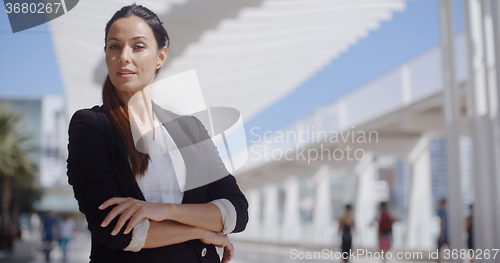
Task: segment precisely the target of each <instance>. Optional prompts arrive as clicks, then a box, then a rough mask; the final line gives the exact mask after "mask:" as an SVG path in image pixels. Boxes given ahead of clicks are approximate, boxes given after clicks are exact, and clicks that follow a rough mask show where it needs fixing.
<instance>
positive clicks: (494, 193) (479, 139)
mask: <svg viewBox="0 0 500 263" xmlns="http://www.w3.org/2000/svg"><path fill="white" fill-rule="evenodd" d="M487 3H488V2H487V1H482V0H464V1H463V5H464V22H465V32H466V38H467V58H468V66H469V67H468V76H469V77H468V80H469V81H468V83H467V113H468V118H469V123H470V126H471V137H472V144H473V146H472V147H473V167H474V214H473V216H474V220H473V223H474V225H473V229H474V230H473V232H474V246H475V248H477V249H482V250H483V251H484V250H485V249H494V248H498V245H499V244H498V243H497V242H498V238H499V237H498V235H499V234H498V228H497V227H498V204H499V200H498V174H497V173H496V172H495V170H496V157H495V156H496V150H495V147H496V145H498V142H497V141H493V139H494V138H495V135H494V134H495V130H494V128H495V125H494V121H493V118H494V116H495V114H496V113H495V112H497V111H495V110H493V108H494V107H495V105H494V104H495V103H498V101H497V100H494V99H495V98H498V95H497V94H495V92H497V91H498V89H493V88H492V87H494V86H495V85H497V84H496V77H492V75H493V73H494V71H492V70H491V66H492V65H491V63H492V61H491V57H490V56H492V54H491V52H492V51H493V50H494V48H495V47H494V46H496V45H498V43H494V44H491V43H492V39H493V37H492V34H493V32H492V31H491V27H493V26H494V25H493V24H492V23H491V19H492V17H491V15H488V12H487V10H488V8H490V7H488V6H487ZM494 57H496V55H495V56H494ZM497 260H498V259H497ZM479 261H481V262H495V260H494V259H492V258H490V259H480V260H479Z"/></svg>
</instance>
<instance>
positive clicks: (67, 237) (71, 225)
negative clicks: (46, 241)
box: [58, 213, 76, 262]
mask: <svg viewBox="0 0 500 263" xmlns="http://www.w3.org/2000/svg"><path fill="white" fill-rule="evenodd" d="M75 227H76V223H75V220H74V219H73V218H72V217H70V215H69V214H68V213H63V214H62V217H61V219H60V220H59V223H58V228H59V246H60V247H61V250H62V254H63V258H62V260H63V262H67V260H68V253H67V252H68V243H69V242H70V241H71V238H72V237H73V232H74V231H75Z"/></svg>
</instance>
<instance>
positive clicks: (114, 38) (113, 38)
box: [108, 36, 148, 41]
mask: <svg viewBox="0 0 500 263" xmlns="http://www.w3.org/2000/svg"><path fill="white" fill-rule="evenodd" d="M138 38H144V39H146V40H148V39H147V38H146V37H145V36H136V37H133V38H132V40H135V39H138ZM110 40H116V41H120V39H119V38H117V37H110V38H109V39H108V41H110Z"/></svg>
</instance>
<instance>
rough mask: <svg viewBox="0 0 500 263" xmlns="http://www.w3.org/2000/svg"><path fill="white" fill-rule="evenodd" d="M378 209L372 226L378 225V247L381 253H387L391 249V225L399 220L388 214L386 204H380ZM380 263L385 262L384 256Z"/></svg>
mask: <svg viewBox="0 0 500 263" xmlns="http://www.w3.org/2000/svg"><path fill="white" fill-rule="evenodd" d="M379 209H380V212H379V214H378V215H377V217H376V218H375V219H374V220H373V222H372V225H373V224H374V223H375V222H377V223H378V246H379V249H380V251H381V252H384V253H387V252H388V251H389V250H390V249H391V243H392V224H393V223H394V222H397V221H400V220H399V219H398V218H396V217H394V216H393V215H391V213H389V209H388V208H387V203H386V202H381V203H380V206H379ZM382 262H384V263H385V262H387V258H386V257H385V256H384V258H383V259H382Z"/></svg>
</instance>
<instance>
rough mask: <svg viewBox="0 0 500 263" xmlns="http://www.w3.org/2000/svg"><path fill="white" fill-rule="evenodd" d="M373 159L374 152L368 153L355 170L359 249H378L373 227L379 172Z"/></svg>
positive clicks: (355, 218) (357, 240)
mask: <svg viewBox="0 0 500 263" xmlns="http://www.w3.org/2000/svg"><path fill="white" fill-rule="evenodd" d="M373 158H374V155H373V153H372V152H366V155H365V158H364V159H363V160H361V161H360V162H359V163H358V164H357V165H356V167H355V168H354V173H355V175H356V176H357V180H356V181H357V182H358V184H357V190H356V202H355V206H354V212H355V213H354V220H355V223H356V231H357V236H356V237H357V239H354V242H356V245H357V246H359V247H369V248H378V243H377V227H376V226H371V223H372V222H373V220H374V219H375V217H376V215H377V208H378V204H379V200H378V199H377V193H376V189H375V185H376V182H377V180H378V171H377V166H376V164H375V162H374V161H373Z"/></svg>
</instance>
